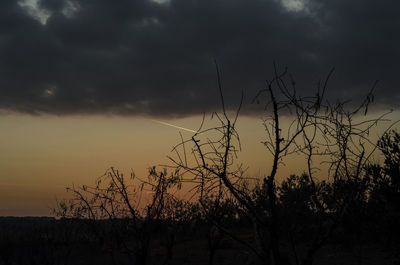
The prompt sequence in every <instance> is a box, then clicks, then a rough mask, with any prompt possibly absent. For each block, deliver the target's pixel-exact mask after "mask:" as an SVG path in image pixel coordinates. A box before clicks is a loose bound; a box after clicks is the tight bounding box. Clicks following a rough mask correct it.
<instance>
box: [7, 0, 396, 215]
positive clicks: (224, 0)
mask: <svg viewBox="0 0 400 265" xmlns="http://www.w3.org/2000/svg"><path fill="white" fill-rule="evenodd" d="M399 8H400V2H398V1H393V0H381V1H374V0H335V1H329V0H326V1H321V0H118V1H110V0H20V1H17V0H1V1H0V92H1V94H0V216H4V215H18V216H23V215H49V214H50V211H49V208H50V207H52V206H53V205H54V201H55V198H56V197H58V198H60V197H63V196H65V192H64V188H65V187H66V186H68V185H72V184H84V183H85V184H90V183H93V181H94V179H95V178H96V177H98V176H100V175H101V174H103V173H104V171H105V170H106V169H107V168H108V167H110V166H114V167H116V168H120V169H121V170H122V171H124V172H126V173H129V172H130V171H131V170H134V171H135V172H136V173H137V174H141V175H145V174H146V168H148V167H149V166H152V165H160V164H166V163H168V159H167V158H166V156H167V155H170V151H171V148H172V147H173V146H174V145H175V144H176V143H178V142H179V141H180V136H179V131H181V132H182V134H183V135H184V136H187V137H189V136H190V135H191V133H190V132H189V131H185V130H182V129H179V128H176V127H172V126H168V125H166V124H165V123H169V124H172V125H175V126H178V127H183V128H187V129H190V130H196V129H197V128H198V126H199V124H200V123H201V119H202V113H205V114H206V117H207V118H206V121H207V122H210V124H212V121H210V116H211V114H212V112H213V111H217V110H220V99H219V93H218V89H217V82H216V73H215V66H214V60H216V61H218V64H219V65H220V67H221V75H222V80H223V89H224V95H225V100H226V104H227V108H228V109H229V110H234V109H235V108H236V107H237V105H238V103H239V101H240V96H241V93H242V91H243V93H244V102H243V108H242V116H240V119H239V127H238V129H239V132H240V135H241V137H242V142H243V154H242V155H241V157H240V159H242V160H243V161H244V162H245V163H246V165H248V166H249V171H248V173H249V174H250V175H254V176H257V175H261V176H262V175H264V174H266V173H267V171H268V169H269V164H268V163H269V160H268V155H267V152H266V150H265V149H264V148H263V146H262V144H261V141H263V140H264V139H265V138H264V131H263V127H262V122H261V121H262V117H263V106H261V105H255V104H252V103H251V102H252V99H253V97H254V96H255V95H256V93H257V91H259V90H260V89H262V88H263V87H264V84H265V79H269V78H271V76H272V75H273V62H274V61H275V62H276V63H277V65H278V67H280V68H281V69H283V68H284V67H285V66H287V67H289V71H290V72H291V73H292V75H293V77H294V79H295V80H296V82H297V87H298V90H299V92H300V93H302V94H311V95H313V93H315V88H316V84H317V82H318V80H320V79H324V78H325V77H326V76H327V74H328V73H329V71H330V69H331V68H332V67H335V72H334V74H333V76H332V78H331V80H330V83H329V86H328V93H327V96H328V98H329V99H330V100H332V101H334V100H336V99H337V98H339V99H354V102H357V101H359V100H360V99H361V98H362V96H365V95H366V94H367V93H368V91H369V90H370V89H371V87H372V85H373V84H374V82H375V81H376V80H379V83H378V86H377V87H376V90H375V107H374V109H373V110H372V113H371V115H377V113H381V112H382V111H384V110H390V109H392V110H394V112H393V114H392V115H391V116H390V118H391V119H392V120H396V119H399V118H400V115H399V102H400V92H399V83H398V80H397V77H398V74H399V69H400V64H399V61H400V60H399V59H400V49H399V47H400V35H399V32H400V31H399V30H400V18H399V15H398V10H399ZM350 104H352V103H350ZM163 123H164V124H163ZM378 131H379V128H378ZM377 135H378V132H377V133H376V135H373V136H372V137H377ZM294 169H295V170H300V171H301V169H299V168H297V166H292V167H290V168H286V169H284V170H283V171H282V173H281V174H282V175H284V174H289V173H290V172H291V171H295V170H294Z"/></svg>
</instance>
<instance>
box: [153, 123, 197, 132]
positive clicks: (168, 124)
mask: <svg viewBox="0 0 400 265" xmlns="http://www.w3.org/2000/svg"><path fill="white" fill-rule="evenodd" d="M151 121H154V122H157V123H159V124H163V125H167V126H171V127H174V128H176V129H180V130H184V131H187V132H191V133H197V132H196V131H193V130H191V129H187V128H183V127H180V126H176V125H173V124H170V123H166V122H163V121H157V120H151Z"/></svg>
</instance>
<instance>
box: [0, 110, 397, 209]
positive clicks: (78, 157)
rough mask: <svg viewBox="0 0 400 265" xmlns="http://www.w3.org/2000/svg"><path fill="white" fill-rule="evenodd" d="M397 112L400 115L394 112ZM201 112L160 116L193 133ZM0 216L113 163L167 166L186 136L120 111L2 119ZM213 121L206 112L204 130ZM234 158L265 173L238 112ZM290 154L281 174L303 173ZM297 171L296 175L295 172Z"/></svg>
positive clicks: (256, 128)
mask: <svg viewBox="0 0 400 265" xmlns="http://www.w3.org/2000/svg"><path fill="white" fill-rule="evenodd" d="M397 117H399V115H397ZM201 120H202V117H201V116H194V117H188V118H183V119H175V120H162V121H163V122H168V123H172V124H173V125H176V126H180V127H184V128H188V129H190V130H197V129H198V127H199V125H200V123H201ZM0 124H1V130H0V216H8V215H13V216H25V215H32V216H39V215H50V208H51V207H53V206H54V205H55V198H56V197H57V198H63V197H65V196H67V194H66V193H65V187H66V186H70V185H72V184H75V185H82V184H87V185H91V184H93V183H94V181H95V179H96V178H97V177H99V176H101V175H102V174H103V173H104V172H105V171H106V169H107V168H109V167H111V166H113V167H115V168H118V169H120V170H121V171H122V172H124V173H125V174H129V173H130V172H131V171H132V170H133V171H134V172H135V174H136V175H138V176H142V177H145V176H146V175H147V168H148V167H150V166H153V165H163V164H170V163H169V160H168V159H167V156H168V155H171V149H172V147H173V146H174V145H175V144H177V143H179V141H180V135H179V131H181V132H182V134H183V135H184V137H185V136H186V137H190V136H191V135H192V134H191V133H190V132H187V131H183V130H179V129H178V128H174V127H171V126H167V125H165V124H160V123H157V122H154V121H152V120H151V119H150V118H144V117H118V116H66V117H58V116H46V115H45V116H30V115H21V114H9V115H3V116H0ZM212 124H213V121H210V117H206V127H207V126H212ZM238 131H239V134H240V137H241V141H242V153H241V154H240V157H239V159H240V161H242V162H243V163H244V164H245V165H246V166H248V167H249V170H248V171H247V173H248V175H250V176H252V177H256V176H265V175H266V174H268V170H269V169H270V164H271V163H270V157H269V155H268V152H267V150H266V149H265V148H264V147H263V145H262V144H261V142H262V141H263V140H264V139H265V132H264V129H263V126H262V121H261V117H245V116H244V117H240V118H239V123H238ZM302 170H304V169H301V167H300V163H298V161H296V157H291V158H290V159H289V160H288V161H287V164H286V167H281V170H280V172H279V174H280V175H288V174H291V173H301V172H298V171H302ZM296 171H297V172H296Z"/></svg>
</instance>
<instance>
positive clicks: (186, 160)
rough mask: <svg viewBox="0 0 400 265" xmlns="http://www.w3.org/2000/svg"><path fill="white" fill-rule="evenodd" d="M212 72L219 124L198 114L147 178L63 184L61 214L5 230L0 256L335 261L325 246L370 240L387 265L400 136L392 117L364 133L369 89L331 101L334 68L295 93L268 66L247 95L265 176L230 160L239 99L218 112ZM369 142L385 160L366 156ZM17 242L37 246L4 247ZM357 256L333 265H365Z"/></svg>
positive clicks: (395, 244) (116, 176)
mask: <svg viewBox="0 0 400 265" xmlns="http://www.w3.org/2000/svg"><path fill="white" fill-rule="evenodd" d="M217 74H218V88H219V92H220V95H221V107H222V111H221V112H220V113H214V114H213V117H214V119H217V121H218V124H219V125H218V126H216V127H213V128H206V129H204V128H203V124H204V120H203V123H202V125H201V126H200V129H199V130H198V131H197V132H196V133H194V134H193V135H192V136H191V137H190V138H188V139H184V138H182V141H181V142H180V143H178V144H177V145H176V146H175V147H174V148H173V155H171V156H170V157H169V158H170V161H171V165H169V166H168V167H166V168H165V169H163V170H158V169H157V168H156V167H153V168H150V169H149V174H148V176H147V177H146V178H141V177H138V176H135V174H134V173H132V174H131V175H130V176H128V177H127V176H125V175H124V174H123V173H121V172H120V171H118V170H117V169H115V168H110V169H109V170H107V172H106V173H105V174H104V175H103V176H101V177H100V178H99V179H98V180H97V181H96V183H95V185H93V186H86V185H84V186H81V187H70V188H69V191H70V192H71V195H72V196H71V199H68V200H61V201H59V202H58V206H57V207H56V209H54V214H55V215H56V216H58V217H59V220H57V221H54V222H51V225H48V226H46V228H40V229H39V230H35V229H36V228H35V229H33V230H32V231H38V232H35V233H33V234H34V235H35V236H33V235H32V236H27V237H26V236H25V235H23V234H24V233H22V234H21V231H17V230H18V229H5V228H2V242H5V243H2V244H3V246H4V251H3V248H0V249H1V253H0V254H1V257H0V258H1V260H2V261H1V262H2V263H3V264H7V265H8V264H115V265H116V264H136V265H146V264H171V265H172V264H177V265H179V264H209V265H213V264H247V265H250V264H255V265H256V264H273V265H288V264H295V265H311V264H315V263H320V264H335V263H334V261H332V260H329V259H332V258H331V256H329V255H330V254H329V255H328V254H327V253H329V251H330V250H332V249H333V248H335V247H333V246H340V247H342V248H344V249H348V248H354V247H357V246H363V245H368V244H371V245H372V246H373V248H372V249H370V250H369V254H372V253H376V254H377V255H378V257H380V256H379V255H381V254H379V253H381V252H380V251H381V250H382V249H385V251H386V252H385V253H386V254H387V255H389V256H390V259H389V260H388V264H390V263H393V262H399V255H400V253H399V249H400V248H399V246H400V243H399V239H398V238H397V237H396V235H397V234H399V232H400V231H399V230H400V228H399V226H398V224H399V221H400V215H399V214H400V209H399V205H400V134H399V133H398V132H397V131H395V130H390V128H391V126H393V124H391V125H389V126H388V127H387V128H386V130H384V133H383V135H382V137H381V138H380V139H379V141H378V142H377V143H376V142H374V141H372V140H371V138H370V135H371V133H372V131H373V128H376V127H377V126H378V125H379V126H380V125H382V124H383V122H385V121H386V118H385V115H386V114H384V115H381V116H378V117H377V118H371V116H367V113H368V111H369V109H370V105H371V103H372V102H373V101H374V97H373V94H372V90H371V92H370V93H368V94H367V95H366V97H365V98H364V99H362V100H361V102H359V104H358V105H356V104H354V103H352V104H349V102H348V101H343V102H342V101H336V102H334V103H332V102H330V101H329V100H327V99H326V98H325V94H326V93H325V91H326V88H327V85H328V80H329V77H330V75H331V74H332V72H330V73H329V75H328V77H327V78H326V80H323V81H321V82H319V83H318V88H317V91H316V93H315V94H313V95H311V96H302V95H299V93H298V91H297V88H296V83H295V82H294V81H293V79H292V76H291V75H289V74H288V73H287V70H286V69H285V70H283V71H279V69H277V68H276V67H275V72H274V75H273V78H272V79H271V80H267V82H266V87H265V89H262V90H260V91H259V93H258V94H257V95H256V97H255V99H254V102H255V103H257V104H261V106H262V107H263V109H264V110H265V116H264V119H263V126H264V128H265V141H264V142H263V144H264V146H265V148H266V149H267V150H268V151H269V152H270V154H271V157H270V161H271V164H270V165H266V168H270V173H269V175H268V176H265V177H264V176H259V177H258V178H255V179H254V178H250V177H249V176H248V175H247V173H246V167H245V166H243V165H241V164H240V163H237V161H236V160H237V157H238V155H239V154H240V150H241V142H240V137H239V134H238V133H237V130H236V123H237V119H238V116H239V113H240V109H241V104H240V105H239V107H238V108H237V111H236V112H235V113H234V114H233V116H232V114H229V113H228V112H227V111H226V109H225V103H224V100H223V87H222V82H221V77H220V74H219V70H218V67H217ZM283 119H284V120H285V121H286V123H285V124H283V122H282V120H283ZM288 120H289V122H288ZM377 151H379V152H380V153H381V157H383V158H384V161H383V162H382V163H381V164H377V163H373V159H372V158H373V157H374V155H378V154H377ZM293 156H296V157H297V158H299V157H300V158H302V159H303V161H304V168H305V172H304V173H303V174H300V175H292V176H288V177H286V178H283V179H282V178H279V179H278V176H279V175H280V174H279V172H280V171H279V170H280V169H281V168H282V167H283V166H284V163H285V162H286V161H287V160H289V159H291V157H293ZM321 163H323V164H325V165H326V168H327V170H326V171H323V170H322V168H321ZM294 171H295V169H294ZM280 177H282V176H280ZM179 192H180V193H182V192H185V193H188V194H189V195H191V196H190V198H189V199H182V198H180V197H179V196H177V194H179ZM3 227H4V226H3ZM12 231H16V232H15V233H14V232H12ZM28 241H29V242H30V243H26V244H25V243H21V242H28ZM35 242H36V243H35ZM39 242H42V243H40V244H43V245H42V246H41V245H40V244H39ZM19 244H22V245H23V246H24V247H17V249H20V251H22V252H24V251H25V252H24V253H28V252H26V251H31V252H32V253H34V254H32V255H27V256H25V255H24V257H26V258H20V257H21V255H18V254H17V255H14V256H13V254H12V253H14V252H15V251H14V252H13V251H11V250H9V251H7V249H10V247H9V246H13V245H19ZM29 246H30V247H29ZM39 246H41V247H39ZM7 247H9V248H7ZM32 247H33V248H32ZM13 249H16V248H13ZM32 249H33V250H32ZM343 251H344V252H345V251H346V250H343ZM343 251H342V254H343ZM22 252H21V253H22ZM40 253H41V254H40ZM46 253H47V254H46ZM49 253H52V254H49ZM321 253H322V254H324V255H322V256H321V255H320V254H321ZM388 253H389V254H388ZM325 254H326V255H325ZM386 254H385V255H386ZM324 256H325V258H324ZM345 256H346V255H344V254H343V257H345ZM15 257H17V259H15ZM327 257H328V258H327ZM357 257H358V260H356V262H353V261H351V260H350V259H349V257H347V258H346V259H345V260H344V261H343V260H342V261H341V263H346V264H368V262H367V261H366V260H363V259H362V257H360V254H358V256H357ZM18 258H19V259H18ZM17 260H18V261H17ZM332 262H333V263H332ZM379 262H380V264H384V262H385V261H384V260H383V258H382V259H380V258H379ZM370 264H374V263H370Z"/></svg>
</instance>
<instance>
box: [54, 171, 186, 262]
mask: <svg viewBox="0 0 400 265" xmlns="http://www.w3.org/2000/svg"><path fill="white" fill-rule="evenodd" d="M136 180H137V181H136ZM178 184H179V179H178V178H177V176H176V175H175V174H170V175H168V173H167V171H166V170H163V171H157V170H156V168H155V167H152V168H150V169H149V176H148V178H147V179H146V180H142V179H139V178H138V177H136V176H135V174H134V173H132V174H131V177H130V178H129V179H126V178H125V177H124V174H123V173H121V172H119V171H118V170H116V169H114V168H110V169H109V170H107V171H106V173H105V174H104V175H103V176H102V177H100V178H99V179H98V180H97V183H96V185H95V186H94V187H89V186H82V187H72V188H69V191H71V192H72V195H73V198H72V199H70V200H67V201H62V202H60V203H59V206H58V208H57V209H56V210H55V212H56V213H57V215H58V216H61V217H67V218H78V219H83V220H86V221H87V224H88V228H89V229H91V230H92V232H93V233H94V234H95V235H96V237H97V238H98V239H99V241H100V244H101V246H102V247H103V248H104V249H106V250H108V251H109V252H110V254H111V256H112V260H113V262H114V264H118V263H119V261H118V257H117V255H116V253H122V254H125V255H126V256H128V258H129V260H130V263H131V264H141V265H142V264H143V265H145V264H147V261H148V257H149V247H150V243H151V240H152V236H154V234H155V233H154V232H155V230H156V229H157V225H159V224H160V223H161V220H163V219H164V218H166V217H168V215H167V212H166V211H165V209H166V205H167V204H168V203H169V201H170V200H173V196H172V195H171V194H170V193H169V192H168V191H169V190H170V189H174V188H176V186H177V185H178ZM142 200H143V201H146V200H148V202H147V203H146V202H142ZM167 236H170V235H167ZM171 244H173V241H172V242H171V241H170V242H169V244H168V246H167V247H168V255H167V257H166V259H167V260H168V259H169V258H171V256H172V254H171V248H172V246H171Z"/></svg>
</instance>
